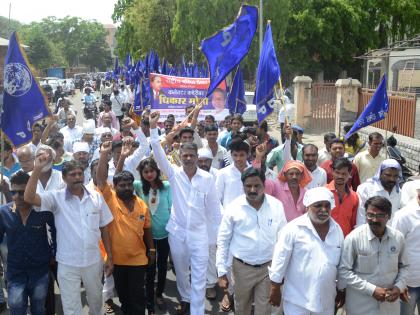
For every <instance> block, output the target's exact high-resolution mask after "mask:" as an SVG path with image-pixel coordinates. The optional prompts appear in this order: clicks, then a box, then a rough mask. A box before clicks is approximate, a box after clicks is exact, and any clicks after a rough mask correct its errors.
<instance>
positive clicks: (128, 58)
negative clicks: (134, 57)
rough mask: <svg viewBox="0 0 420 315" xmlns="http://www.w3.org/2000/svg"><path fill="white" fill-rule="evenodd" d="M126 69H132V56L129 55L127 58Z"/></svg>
mask: <svg viewBox="0 0 420 315" xmlns="http://www.w3.org/2000/svg"><path fill="white" fill-rule="evenodd" d="M125 68H126V69H130V68H131V55H130V54H129V53H128V54H127V56H125Z"/></svg>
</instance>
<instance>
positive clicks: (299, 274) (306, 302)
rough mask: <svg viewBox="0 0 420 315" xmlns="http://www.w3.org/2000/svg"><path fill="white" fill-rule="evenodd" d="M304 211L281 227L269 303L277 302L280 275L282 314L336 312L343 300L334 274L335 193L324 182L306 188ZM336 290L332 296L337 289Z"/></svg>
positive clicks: (338, 235)
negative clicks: (333, 211)
mask: <svg viewBox="0 0 420 315" xmlns="http://www.w3.org/2000/svg"><path fill="white" fill-rule="evenodd" d="M303 204H304V205H305V207H307V211H308V212H307V213H306V214H304V215H302V216H300V217H298V218H296V219H295V220H293V221H291V222H289V223H288V224H287V225H286V226H285V227H284V228H283V230H282V231H281V233H280V236H279V240H278V241H277V244H276V246H275V249H274V254H273V260H272V263H271V267H269V274H270V279H271V281H272V284H271V291H270V303H271V304H272V305H273V306H279V305H280V299H281V293H280V284H281V283H282V281H284V288H283V306H284V313H285V315H334V311H335V307H337V308H340V307H342V306H343V304H344V292H343V290H342V289H344V288H345V283H343V282H342V281H341V279H338V282H337V281H336V280H337V270H338V265H339V262H340V254H341V249H342V245H343V239H344V237H343V232H342V231H341V228H340V226H339V225H338V224H337V223H336V222H335V221H334V219H332V218H331V216H330V215H331V209H332V208H334V196H333V194H332V193H331V192H330V191H329V190H328V189H327V188H325V187H316V188H313V189H310V190H308V191H307V192H306V193H305V196H304V199H303ZM337 290H339V291H338V295H337V298H336V294H337Z"/></svg>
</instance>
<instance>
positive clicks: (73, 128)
mask: <svg viewBox="0 0 420 315" xmlns="http://www.w3.org/2000/svg"><path fill="white" fill-rule="evenodd" d="M60 132H61V133H62V134H63V136H64V145H65V147H64V149H65V150H66V151H67V152H71V151H72V147H71V146H72V144H73V143H74V142H75V141H79V140H80V139H82V136H83V128H82V127H81V126H79V125H76V116H75V115H73V114H68V115H67V126H65V127H63V128H61V129H60Z"/></svg>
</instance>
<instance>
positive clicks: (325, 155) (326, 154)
mask: <svg viewBox="0 0 420 315" xmlns="http://www.w3.org/2000/svg"><path fill="white" fill-rule="evenodd" d="M335 138H337V136H336V135H335V134H334V133H332V132H328V133H326V134H325V135H324V144H325V147H324V148H322V149H321V150H319V152H318V161H317V163H316V164H317V165H318V166H320V165H321V164H322V163H324V162H326V161H328V160H331V153H330V147H331V140H332V139H335Z"/></svg>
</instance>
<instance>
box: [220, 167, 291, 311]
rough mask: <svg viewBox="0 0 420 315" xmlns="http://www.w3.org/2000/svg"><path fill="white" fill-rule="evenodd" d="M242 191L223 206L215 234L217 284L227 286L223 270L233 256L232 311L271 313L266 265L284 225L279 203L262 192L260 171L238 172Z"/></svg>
mask: <svg viewBox="0 0 420 315" xmlns="http://www.w3.org/2000/svg"><path fill="white" fill-rule="evenodd" d="M241 180H242V184H243V190H244V191H245V194H243V195H241V196H239V197H238V198H236V199H235V200H234V201H233V202H231V203H229V204H228V205H226V206H225V213H224V215H223V219H222V222H221V224H220V228H219V234H218V238H217V254H216V257H217V258H216V266H217V271H218V276H219V286H220V287H221V288H222V289H227V288H228V285H229V280H228V277H227V275H226V274H227V271H228V269H229V266H230V256H231V255H232V256H233V264H232V274H233V278H234V280H235V281H234V284H233V286H234V290H235V295H234V296H235V313H237V314H251V309H252V302H254V304H255V307H254V312H255V314H261V315H263V314H271V308H270V305H269V304H268V303H267V300H268V298H269V291H270V278H269V276H268V270H267V267H268V266H269V265H270V262H271V258H272V254H273V251H274V245H275V243H276V240H277V235H278V233H279V231H280V230H281V229H282V228H283V227H284V226H285V225H286V223H287V221H286V217H285V215H284V210H283V205H282V203H281V202H280V201H278V200H277V199H275V198H273V197H271V196H268V195H266V194H264V182H265V176H264V173H263V172H261V171H260V170H257V169H254V168H248V169H246V170H245V171H244V172H243V173H242V176H241Z"/></svg>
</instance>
